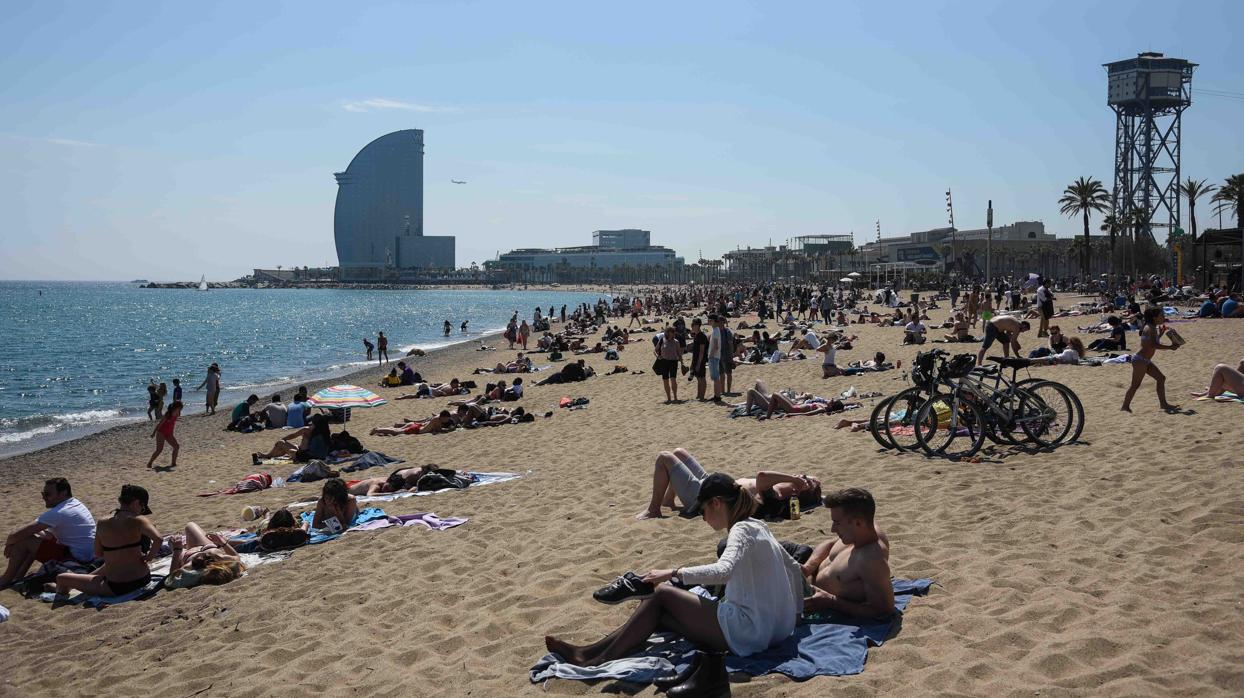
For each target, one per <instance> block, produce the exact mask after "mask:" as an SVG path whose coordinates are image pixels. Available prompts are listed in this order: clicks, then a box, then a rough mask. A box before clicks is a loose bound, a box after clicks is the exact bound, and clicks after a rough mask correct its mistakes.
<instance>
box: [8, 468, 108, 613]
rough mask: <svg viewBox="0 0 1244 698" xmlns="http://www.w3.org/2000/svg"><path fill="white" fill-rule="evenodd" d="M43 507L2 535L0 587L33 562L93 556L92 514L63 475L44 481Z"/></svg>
mask: <svg viewBox="0 0 1244 698" xmlns="http://www.w3.org/2000/svg"><path fill="white" fill-rule="evenodd" d="M43 506H44V507H46V509H47V510H46V511H44V512H43V513H42V514H39V516H38V517H37V518H36V519H35V520H34V521H31V522H30V523H28V524H26V525H25V526H22V527H21V528H18V529H17V530H15V531H13V532H12V533H10V534H9V535H8V536H7V537H6V538H5V539H4V557H5V558H7V559H8V563H7V564H6V566H5V569H4V574H3V575H0V589H4V588H6V587H8V586H9V585H10V584H12V583H14V582H16V581H17V580H19V579H21V578H22V577H23V576H25V574H26V572H27V571H28V570H29V569H30V566H31V565H33V564H34V563H36V562H54V561H59V560H76V561H77V562H90V561H91V560H93V559H95V517H93V516H91V511H90V510H89V509H87V508H86V505H85V504H83V503H82V502H80V501H78V500H77V499H76V498H74V496H73V488H72V487H70V485H69V481H68V480H66V479H65V478H63V477H54V478H51V479H49V480H47V481H46V482H44V483H43Z"/></svg>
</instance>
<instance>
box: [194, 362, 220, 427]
mask: <svg viewBox="0 0 1244 698" xmlns="http://www.w3.org/2000/svg"><path fill="white" fill-rule="evenodd" d="M204 386H206V387H207V413H208V414H216V403H217V401H219V400H220V366H219V365H218V364H216V363H215V362H213V363H212V365H211V366H208V367H207V378H204V379H203V382H202V383H199V387H197V388H195V390H202V389H203V388H204Z"/></svg>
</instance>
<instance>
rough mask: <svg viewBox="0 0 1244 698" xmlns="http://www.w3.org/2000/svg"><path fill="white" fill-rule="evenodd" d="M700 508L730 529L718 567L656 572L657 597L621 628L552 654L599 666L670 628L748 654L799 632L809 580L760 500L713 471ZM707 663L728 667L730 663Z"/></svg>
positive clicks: (706, 645) (549, 640) (714, 523)
mask: <svg viewBox="0 0 1244 698" xmlns="http://www.w3.org/2000/svg"><path fill="white" fill-rule="evenodd" d="M697 503H698V505H699V510H700V513H701V514H702V515H703V517H704V521H705V523H707V524H708V525H709V526H711V527H712V528H713V530H715V531H725V530H729V535H728V537H727V539H726V549H725V551H724V552H723V553H722V555H721V557H720V558H719V559H718V560H717V562H714V563H712V564H708V565H699V566H695V567H684V568H679V569H673V570H653V571H651V572H649V573H648V574H647V575H645V576H644V578H643V579H644V581H645V582H648V583H651V584H656V585H657V587H656V591H655V592H654V593H653V595H652V596H651V597H649V598H648V599H645V600H644V601H643V602H642V603H641V604H640V605H639V608H637V609H636V610H635V613H634V614H633V615H632V616H631V617H630V620H628V621H627V622H626V623H625V624H624V625H623V626H622V627H621V628H619V629H618V630H616V631H614V632H613V633H611V634H609V635H608V636H606V637H605V638H603V639H602V640H600V641H598V642H595V643H592V644H590V645H584V646H576V645H572V644H570V643H568V642H565V641H562V640H559V639H557V638H555V637H552V636H546V637H545V638H544V642H545V645H546V646H547V647H548V649H549V651H550V652H554V653H556V654H558V655H560V656H561V657H562V658H563V659H565V660H566V661H568V662H570V663H572V664H577V665H579V666H594V665H598V664H603V663H604V662H608V661H612V660H615V659H619V658H621V657H625V656H628V655H629V654H631V653H632V652H634V651H635V650H636V649H638V648H639V647H641V646H642V645H643V644H644V642H646V641H647V639H648V636H649V635H651V634H652V633H653V632H655V631H657V630H659V629H666V630H672V631H674V632H675V633H678V634H680V635H682V636H683V637H686V638H687V639H688V640H691V641H692V642H694V643H696V644H697V645H699V646H700V647H701V648H702V649H707V650H712V651H715V652H725V651H727V650H728V651H730V652H733V653H734V654H737V655H739V656H747V655H751V654H755V653H756V652H760V651H761V650H764V649H766V648H768V647H771V646H773V645H774V644H776V643H778V642H781V641H782V640H784V639H786V638H787V637H788V636H789V635H790V634H791V633H792V632H793V631H794V629H795V618H796V617H797V616H798V615H799V613H800V612H801V611H802V610H803V575H802V573H801V572H800V569H799V564H798V563H796V562H795V561H794V560H793V559H792V558H791V557H790V555H788V554H787V553H786V551H785V550H783V549H782V546H781V545H780V544H778V542H777V540H775V539H774V538H773V535H772V534H770V533H769V529H768V528H767V527H766V526H765V525H764V524H763V523H762V522H760V521H757V520H755V519H753V518H751V515H752V512H753V510H754V509H755V499H754V498H753V497H752V496H751V495H750V494H748V492H747V491H746V490H744V489H743V488H742V487H741V486H739V484H738V483H736V482H735V481H734V479H733V478H731V477H730V476H729V475H725V474H723V473H713V474H712V475H709V476H708V477H707V478H705V479H704V481H703V483H702V484H701V485H700V493H699V496H698V497H697ZM671 580H673V581H675V582H677V583H680V584H684V585H688V586H691V585H697V584H699V585H720V584H725V585H726V592H725V595H724V597H723V598H722V599H721V600H720V601H713V600H710V599H705V598H703V597H700V596H697V595H695V594H693V593H691V592H689V591H686V590H684V589H680V588H678V587H676V586H673V585H670V584H664V583H663V582H668V581H671ZM727 582H728V584H727ZM704 661H705V662H713V663H716V664H717V665H720V664H721V661H722V658H721V657H720V656H718V657H715V658H713V659H709V658H708V657H705V659H704ZM718 668H720V667H718ZM708 670H709V671H715V669H708ZM722 672H724V669H722Z"/></svg>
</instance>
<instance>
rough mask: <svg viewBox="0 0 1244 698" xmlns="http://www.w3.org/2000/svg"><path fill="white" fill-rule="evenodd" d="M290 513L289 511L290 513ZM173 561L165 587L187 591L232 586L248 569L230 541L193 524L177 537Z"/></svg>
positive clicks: (173, 545)
mask: <svg viewBox="0 0 1244 698" xmlns="http://www.w3.org/2000/svg"><path fill="white" fill-rule="evenodd" d="M287 513H288V512H287ZM171 545H172V548H173V560H172V563H171V564H170V566H169V575H168V577H167V578H165V580H164V586H165V587H166V588H169V589H184V588H188V587H192V586H197V585H199V584H217V585H218V584H228V583H229V582H232V581H233V580H235V579H237V578H238V577H241V576H242V573H243V572H244V571H245V570H246V566H245V565H243V564H242V557H241V556H240V555H238V552H237V551H236V550H234V549H233V546H231V545H229V541H227V540H225V538H224V537H223V536H221V535H219V534H216V533H205V532H204V531H203V528H202V527H201V526H199V525H198V524H197V523H194V522H193V521H191V522H190V523H187V524H186V528H185V533H184V534H183V535H182V536H174V537H173V539H172V541H171Z"/></svg>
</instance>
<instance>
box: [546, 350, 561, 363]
mask: <svg viewBox="0 0 1244 698" xmlns="http://www.w3.org/2000/svg"><path fill="white" fill-rule="evenodd" d="M561 360H562V353H561V352H560V351H556V350H554V351H550V352H549V361H561Z"/></svg>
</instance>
